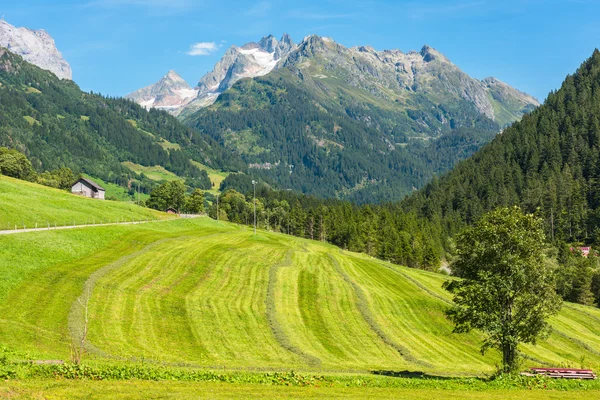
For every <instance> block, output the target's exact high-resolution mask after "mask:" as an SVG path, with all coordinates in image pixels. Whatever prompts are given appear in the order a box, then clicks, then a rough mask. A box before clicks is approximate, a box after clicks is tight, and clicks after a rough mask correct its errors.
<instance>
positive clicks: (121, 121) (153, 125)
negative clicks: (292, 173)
mask: <svg viewBox="0 0 600 400" xmlns="http://www.w3.org/2000/svg"><path fill="white" fill-rule="evenodd" d="M0 146H6V147H9V148H15V149H17V150H19V151H21V152H23V153H25V154H26V155H27V156H28V158H29V159H30V160H31V162H32V164H33V166H34V168H35V169H36V170H37V171H38V172H42V171H44V170H53V169H57V168H60V167H68V168H71V169H72V170H73V171H74V172H76V173H79V172H85V173H87V174H89V175H92V176H95V177H98V178H101V179H103V180H105V181H108V182H114V183H119V184H121V185H123V186H127V184H128V183H129V181H130V179H133V178H137V179H138V180H139V181H141V182H142V186H143V189H144V186H149V185H151V184H152V182H151V181H150V180H149V179H144V177H143V176H140V175H138V174H136V173H134V172H133V171H131V170H130V169H128V168H127V167H125V166H123V165H122V162H125V161H129V162H132V163H134V164H139V165H142V166H155V165H158V166H162V167H164V168H166V169H167V170H169V171H171V172H173V173H175V174H176V175H178V176H180V177H182V178H185V179H186V181H187V183H188V184H189V185H190V186H192V187H201V188H206V189H209V188H210V187H211V185H210V181H209V180H208V177H207V175H206V172H204V171H201V170H200V169H199V168H198V167H197V166H195V165H194V164H192V163H191V162H190V159H193V160H196V161H198V162H201V163H202V164H204V165H208V166H212V167H215V168H225V167H229V168H234V169H235V168H236V167H240V168H241V167H242V164H241V163H240V161H239V160H238V159H237V158H236V157H235V156H231V155H230V154H229V153H228V152H226V151H224V149H223V148H222V147H221V146H220V145H219V144H218V143H217V142H215V141H214V140H212V139H210V138H205V137H204V136H203V135H201V134H200V133H199V132H198V131H196V130H194V129H190V128H188V127H185V126H184V125H182V124H181V123H179V122H178V121H177V120H176V119H175V118H174V117H172V116H170V115H168V114H167V113H164V112H160V111H156V110H151V111H149V112H148V111H146V110H145V109H143V108H142V107H140V106H138V105H137V104H135V103H133V102H131V101H128V100H123V99H112V98H106V97H103V96H101V95H98V94H93V93H91V94H88V93H84V92H82V91H81V90H80V89H79V87H78V86H77V85H76V84H75V83H73V82H71V81H61V80H59V79H58V78H57V77H56V76H55V75H53V74H52V73H50V72H47V71H45V70H42V69H40V68H38V67H36V66H34V65H32V64H29V63H27V62H25V61H24V60H23V59H22V58H21V57H20V56H17V55H15V54H12V53H10V52H9V51H7V50H5V49H0ZM146 189H148V188H147V187H146Z"/></svg>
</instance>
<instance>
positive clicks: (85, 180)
mask: <svg viewBox="0 0 600 400" xmlns="http://www.w3.org/2000/svg"><path fill="white" fill-rule="evenodd" d="M81 181H83V182H85V183H87V184H88V185H90V186H91V187H92V188H94V189H95V190H97V191H98V190H104V191H106V190H105V189H104V188H103V187H102V186H100V185H98V184H97V183H96V182H94V181H93V180H91V179H88V178H84V177H83V176H82V177H81V178H79V179H77V181H76V182H75V183H77V182H81ZM75 183H74V184H73V185H75Z"/></svg>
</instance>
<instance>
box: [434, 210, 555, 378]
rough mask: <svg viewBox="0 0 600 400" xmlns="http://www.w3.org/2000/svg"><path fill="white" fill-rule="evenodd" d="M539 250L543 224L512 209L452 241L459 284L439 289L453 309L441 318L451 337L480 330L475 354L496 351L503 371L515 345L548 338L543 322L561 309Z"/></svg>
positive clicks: (513, 362)
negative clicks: (451, 326) (451, 327)
mask: <svg viewBox="0 0 600 400" xmlns="http://www.w3.org/2000/svg"><path fill="white" fill-rule="evenodd" d="M545 245H546V240H545V234H544V230H543V221H542V220H541V219H539V218H537V217H536V216H534V215H533V214H524V213H523V212H522V211H521V209H520V208H518V207H512V208H499V209H497V210H495V211H492V212H490V213H488V214H485V215H484V216H483V217H482V218H481V220H480V221H479V222H477V223H476V224H475V225H474V226H473V227H472V228H469V229H467V230H465V231H464V232H463V233H461V234H460V235H459V236H458V240H457V248H456V251H457V255H458V259H457V261H456V262H455V263H454V269H455V272H456V274H457V275H458V276H460V277H461V278H462V279H461V280H450V281H447V282H446V283H445V285H444V286H445V287H446V289H448V290H449V291H450V292H451V293H453V294H454V304H455V305H454V306H453V307H452V308H450V309H449V310H448V311H447V316H448V317H449V318H450V320H451V321H452V322H454V324H455V327H454V332H456V333H463V332H469V331H470V330H472V329H477V330H480V331H482V332H483V333H484V334H485V339H484V342H483V345H482V347H481V352H482V353H485V352H486V351H487V350H488V349H490V348H497V349H498V350H500V352H501V353H502V371H503V372H512V371H514V370H515V369H516V368H517V367H518V346H519V344H521V343H533V344H535V343H536V341H537V339H539V338H541V337H544V336H545V335H547V334H548V332H549V328H550V326H549V325H548V323H547V319H548V317H550V316H551V315H554V314H556V313H557V312H558V311H559V310H560V307H561V299H560V297H559V296H558V295H557V294H556V292H555V289H554V287H555V285H554V278H553V270H552V268H551V267H550V266H549V265H548V264H547V263H545V262H544V253H543V250H544V247H545Z"/></svg>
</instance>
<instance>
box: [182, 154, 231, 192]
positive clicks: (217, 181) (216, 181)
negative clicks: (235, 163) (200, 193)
mask: <svg viewBox="0 0 600 400" xmlns="http://www.w3.org/2000/svg"><path fill="white" fill-rule="evenodd" d="M190 161H191V162H192V164H194V165H195V166H196V167H198V168H200V169H201V170H204V171H206V173H207V174H208V178H209V179H210V181H211V182H212V184H213V190H211V192H213V193H218V191H219V187H220V186H221V182H223V181H224V180H225V178H227V176H229V172H223V171H218V170H216V169H212V168H210V167H207V166H206V165H204V164H201V163H199V162H197V161H194V160H190Z"/></svg>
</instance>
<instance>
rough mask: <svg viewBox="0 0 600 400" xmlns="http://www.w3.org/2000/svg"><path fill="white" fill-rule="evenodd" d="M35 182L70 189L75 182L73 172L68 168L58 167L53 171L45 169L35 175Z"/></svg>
mask: <svg viewBox="0 0 600 400" xmlns="http://www.w3.org/2000/svg"><path fill="white" fill-rule="evenodd" d="M37 182H38V183H39V184H41V185H44V186H50V187H54V188H57V189H71V187H72V186H73V183H74V182H75V174H73V171H71V169H70V168H64V167H63V168H59V169H56V170H54V171H45V172H44V173H41V174H39V175H38V176H37Z"/></svg>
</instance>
